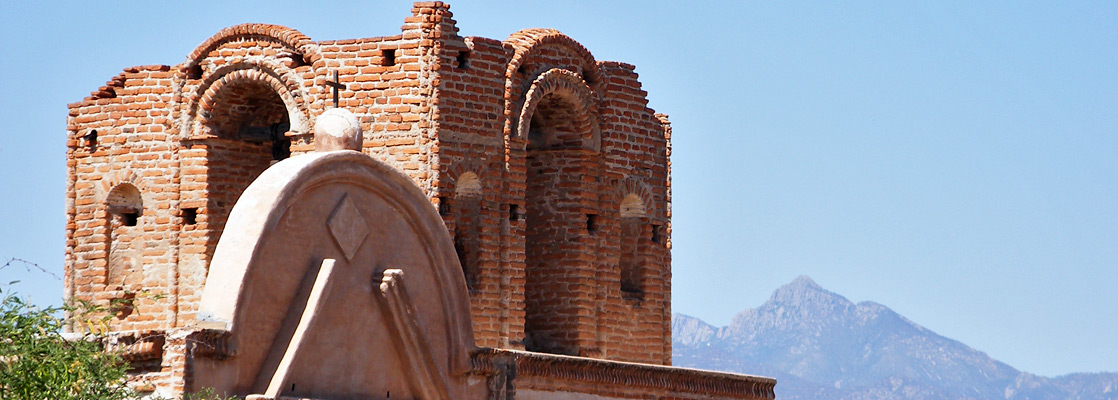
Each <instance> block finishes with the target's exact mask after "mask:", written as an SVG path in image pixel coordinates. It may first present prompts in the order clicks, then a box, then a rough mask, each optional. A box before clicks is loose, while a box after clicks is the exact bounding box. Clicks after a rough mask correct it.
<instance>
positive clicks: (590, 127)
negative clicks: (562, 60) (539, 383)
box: [520, 69, 600, 355]
mask: <svg viewBox="0 0 1118 400" xmlns="http://www.w3.org/2000/svg"><path fill="white" fill-rule="evenodd" d="M592 98H593V96H592V94H591V92H590V91H589V89H588V88H587V87H586V84H585V82H582V80H581V78H580V77H578V76H577V75H576V74H574V73H572V72H570V71H567V70H562V69H552V70H550V71H548V72H546V73H544V74H542V75H541V76H540V77H539V78H537V79H536V81H535V83H534V84H533V85H532V87H531V88H530V89H529V90H528V94H527V101H526V102H525V108H524V111H522V113H521V123H520V126H521V129H520V131H521V132H523V133H524V134H525V135H524V136H525V137H526V139H527V141H526V143H525V161H524V163H525V170H526V178H525V179H526V180H525V199H524V200H525V207H526V210H525V211H526V212H525V216H526V218H525V219H526V224H525V237H524V246H525V288H524V297H525V299H524V300H525V310H524V313H525V315H524V318H525V320H524V335H525V339H524V346H525V348H526V349H527V350H530V351H539V352H547V353H559V354H571V355H579V354H582V353H583V352H585V351H586V350H588V349H586V348H584V347H586V345H587V344H588V343H590V342H591V338H589V337H587V338H582V337H580V335H587V336H589V334H588V331H589V330H587V329H580V327H581V326H585V325H586V324H588V323H591V322H590V321H591V320H592V319H591V318H590V317H589V316H585V315H580V313H579V310H580V309H583V308H584V307H586V306H588V305H589V304H591V303H592V298H593V296H594V294H593V288H592V287H590V285H587V284H586V283H585V282H590V281H592V279H593V276H594V271H593V268H589V267H588V266H589V265H590V263H588V262H587V261H588V258H589V259H593V257H594V254H595V253H596V252H597V247H596V241H595V240H594V236H595V235H596V234H597V231H598V229H599V227H600V226H599V225H600V221H599V220H598V218H597V217H598V216H597V211H589V212H588V211H587V210H596V209H597V207H598V204H597V203H598V199H597V188H596V186H595V185H596V183H595V182H596V181H597V176H598V157H597V154H598V148H599V137H600V135H599V133H598V125H597V124H598V121H597V117H596V115H595V114H594V112H593V102H592ZM584 319H586V320H584Z"/></svg>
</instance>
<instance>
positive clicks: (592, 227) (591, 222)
mask: <svg viewBox="0 0 1118 400" xmlns="http://www.w3.org/2000/svg"><path fill="white" fill-rule="evenodd" d="M597 231H598V216H597V215H594V214H586V232H587V233H590V234H594V232H597Z"/></svg>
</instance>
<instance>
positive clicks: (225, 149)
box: [183, 64, 308, 258]
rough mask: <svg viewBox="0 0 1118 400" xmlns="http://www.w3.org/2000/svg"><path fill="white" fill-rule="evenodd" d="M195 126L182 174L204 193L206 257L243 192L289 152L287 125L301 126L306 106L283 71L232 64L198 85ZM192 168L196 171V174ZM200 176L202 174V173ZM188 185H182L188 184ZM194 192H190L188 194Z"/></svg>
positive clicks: (295, 128) (201, 220)
mask: <svg viewBox="0 0 1118 400" xmlns="http://www.w3.org/2000/svg"><path fill="white" fill-rule="evenodd" d="M199 92H200V93H202V94H201V95H200V96H199V97H198V101H197V103H196V105H195V107H194V110H195V115H196V117H195V120H194V129H193V132H192V133H191V135H190V137H189V138H187V139H186V142H187V143H186V144H187V146H188V147H189V148H190V149H191V150H192V151H191V152H188V153H187V154H186V155H185V156H184V157H183V159H184V165H187V166H191V165H198V166H201V167H202V168H199V169H195V168H190V169H187V170H186V172H185V173H184V175H185V176H184V180H185V181H187V182H192V181H196V182H198V183H199V184H198V185H196V186H195V187H194V188H196V189H199V190H200V191H201V193H202V194H204V195H203V196H196V197H198V198H204V199H205V206H204V208H203V210H205V215H204V218H198V217H195V218H196V219H197V221H198V222H199V223H200V226H199V227H198V228H200V229H202V230H204V231H205V232H206V235H205V236H206V246H205V248H206V250H205V254H206V257H207V258H208V256H209V255H211V254H213V250H214V246H216V245H217V241H218V239H219V238H220V237H221V232H222V230H223V228H224V226H225V220H226V219H227V218H228V215H229V212H230V211H231V209H232V207H233V205H234V204H235V203H236V202H237V199H238V198H240V195H241V193H242V192H244V190H245V188H247V187H248V185H249V184H250V183H252V181H254V180H255V179H256V177H257V176H259V175H260V173H262V172H263V171H264V170H265V169H267V168H268V167H269V166H270V165H272V164H274V163H275V162H277V161H280V160H283V159H286V158H288V157H289V156H290V155H291V140H290V138H289V136H290V132H292V131H298V132H302V131H306V125H307V122H306V121H307V120H308V118H307V112H306V110H304V109H303V108H302V107H301V106H300V105H301V103H300V102H299V101H298V99H297V94H298V93H297V92H295V91H294V90H293V89H292V88H291V87H289V85H288V84H287V83H285V82H284V80H283V79H282V76H279V75H278V74H276V73H275V72H274V71H272V70H270V69H268V68H267V67H266V66H262V65H255V64H235V65H231V66H229V67H226V68H222V69H220V70H218V71H215V75H214V76H210V77H208V78H207V79H204V82H203V84H202V85H201V86H200V87H199ZM192 171H198V172H201V173H200V174H197V175H196V176H197V178H195V177H193V176H189V175H191V174H192ZM202 177H204V178H202ZM190 188H191V187H187V189H190ZM192 197H194V196H192Z"/></svg>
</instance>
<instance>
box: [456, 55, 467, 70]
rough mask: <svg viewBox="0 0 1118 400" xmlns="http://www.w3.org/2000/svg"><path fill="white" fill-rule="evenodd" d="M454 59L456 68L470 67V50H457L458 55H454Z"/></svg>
mask: <svg viewBox="0 0 1118 400" xmlns="http://www.w3.org/2000/svg"><path fill="white" fill-rule="evenodd" d="M454 60H455V65H454V66H455V67H457V68H458V69H468V68H470V52H468V51H459V52H458V57H455V59H454Z"/></svg>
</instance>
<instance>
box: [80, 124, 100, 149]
mask: <svg viewBox="0 0 1118 400" xmlns="http://www.w3.org/2000/svg"><path fill="white" fill-rule="evenodd" d="M82 139H85V146H86V147H89V151H91V152H92V151H96V150H97V130H96V129H94V130H91V131H89V133H86V134H85V136H82Z"/></svg>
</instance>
